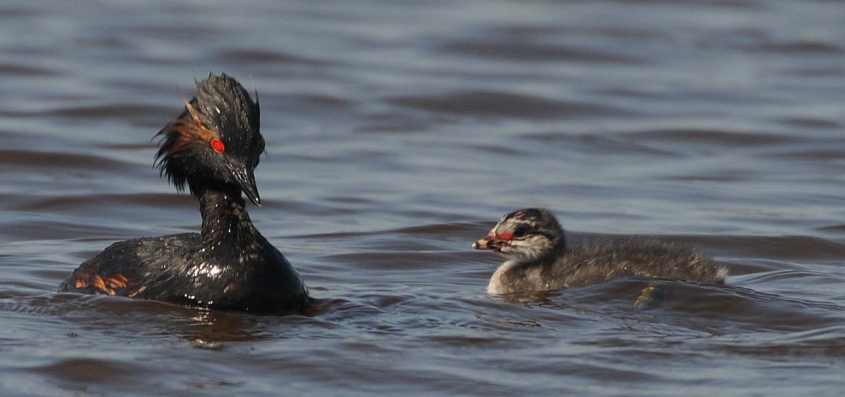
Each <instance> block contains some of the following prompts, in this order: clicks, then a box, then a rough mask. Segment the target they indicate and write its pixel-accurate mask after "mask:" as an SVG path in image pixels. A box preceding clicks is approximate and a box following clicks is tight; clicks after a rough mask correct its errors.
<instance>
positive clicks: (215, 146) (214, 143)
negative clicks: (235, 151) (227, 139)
mask: <svg viewBox="0 0 845 397" xmlns="http://www.w3.org/2000/svg"><path fill="white" fill-rule="evenodd" d="M211 150H214V151H215V152H217V153H220V154H223V152H224V151H225V150H226V145H224V144H223V141H221V140H219V139H212V140H211Z"/></svg>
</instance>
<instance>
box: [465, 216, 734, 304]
mask: <svg viewBox="0 0 845 397" xmlns="http://www.w3.org/2000/svg"><path fill="white" fill-rule="evenodd" d="M473 248H475V249H479V250H492V251H496V252H497V253H499V254H500V255H502V256H504V257H505V258H507V260H506V261H505V262H504V263H503V264H502V265H500V266H499V268H498V269H496V272H495V273H493V276H492V277H491V278H490V283H489V284H488V286H487V292H488V293H490V294H510V293H516V292H530V291H548V290H556V289H561V288H570V287H582V286H587V285H590V284H595V283H599V282H602V281H608V280H611V279H614V278H618V277H626V276H628V277H645V278H659V279H674V280H685V281H695V282H703V283H719V284H721V283H724V280H725V277H726V276H727V269H725V268H724V267H721V266H718V265H716V264H715V263H714V262H713V260H711V259H709V258H707V257H706V256H703V255H701V254H699V253H698V252H696V251H694V250H692V249H690V248H686V247H681V246H675V245H672V244H667V243H661V242H658V241H653V240H635V239H626V240H622V241H613V242H606V243H594V244H590V245H584V246H579V247H573V248H569V247H567V245H566V238H565V236H564V231H563V228H562V227H561V226H560V223H558V221H557V219H556V218H555V216H554V215H553V214H552V213H551V212H549V211H548V210H545V209H539V208H526V209H521V210H517V211H514V212H511V213H509V214H507V215H505V216H504V217H502V219H501V220H500V221H499V222H498V223H497V224H496V226H494V227H493V229H491V230H490V232H489V233H488V234H487V236H486V237H485V238H482V239H480V240H478V241H476V242H475V243H473Z"/></svg>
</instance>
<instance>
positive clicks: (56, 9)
mask: <svg viewBox="0 0 845 397" xmlns="http://www.w3.org/2000/svg"><path fill="white" fill-rule="evenodd" d="M843 20H845V5H843V4H842V3H841V2H838V1H820V0H807V1H787V0H783V1H776V0H772V1H763V0H758V1H722V0H718V1H716V0H714V1H668V0H665V1H663V0H638V1H633V0H616V1H610V0H603V1H573V2H557V1H420V2H402V3H397V2H384V3H380V2H371V1H355V2H352V1H336V2H334V3H332V2H309V1H301V2H271V1H267V2H255V3H252V4H249V5H244V4H239V5H229V4H228V2H205V1H202V2H201V1H195V2H192V1H186V2H171V3H169V5H166V6H162V8H160V9H156V8H155V7H154V6H152V5H150V4H149V3H147V2H142V1H121V2H102V3H100V2H87V3H79V4H76V3H75V4H73V5H71V4H70V3H67V2H60V1H43V2H15V1H12V2H3V3H2V4H0V90H2V93H3V94H2V95H0V139H2V142H3V145H2V147H0V167H2V169H3V171H2V172H0V394H1V395H4V396H5V395H131V394H135V395H148V394H150V393H155V394H162V395H186V394H207V395H248V394H253V395H301V394H307V395H364V394H374V393H384V394H389V395H399V394H400V393H401V394H402V395H480V396H481V395H483V396H489V395H513V394H523V393H525V394H530V395H543V394H545V395H560V394H572V395H597V396H611V395H643V396H658V395H665V396H674V395H708V396H711V395H719V396H731V395H735V396H740V395H766V396H794V395H810V394H813V395H839V394H840V393H841V390H842V389H843V387H845V381H842V374H843V371H845V364H843V363H845V313H843V307H845V267H843V264H845V191H843V186H845V176H843V175H845V172H843V171H845V139H843V138H845V136H843V129H845V44H843V43H845V28H843V24H842V21H843ZM209 72H226V73H229V74H231V75H233V76H235V77H237V78H238V79H240V80H241V81H242V82H243V83H244V85H246V86H247V87H248V88H250V89H255V90H257V91H258V92H259V95H260V98H261V104H262V116H263V119H262V127H263V134H264V136H265V138H266V140H267V143H268V154H267V155H266V156H265V158H264V159H263V160H262V162H261V166H260V168H259V169H258V172H257V179H258V182H259V187H260V190H261V194H262V197H263V198H265V199H266V201H267V204H266V205H265V206H264V207H262V208H252V209H251V210H250V211H251V214H252V218H253V219H254V220H255V221H256V223H257V225H258V227H259V229H260V230H261V231H262V232H263V234H264V235H265V236H266V237H267V238H268V239H269V240H270V241H272V242H273V243H274V244H275V245H276V246H278V247H279V248H280V249H281V250H282V251H283V252H285V254H286V255H287V256H288V258H289V259H290V260H291V262H292V263H294V264H295V266H296V267H297V268H298V269H299V271H300V272H301V274H302V275H303V277H304V278H305V280H306V282H307V283H308V285H309V287H310V288H311V292H312V294H313V295H314V296H316V297H319V298H326V299H330V300H331V302H332V303H331V304H330V305H329V307H328V308H327V309H326V310H324V311H323V312H321V313H319V314H318V315H316V316H312V317H305V316H287V317H274V316H252V315H244V314H239V313H231V312H207V311H202V310H197V309H191V308H183V307H177V306H172V305H166V304H160V303H155V302H145V301H132V300H127V299H119V298H111V297H101V296H80V295H75V294H57V293H56V292H54V291H55V290H56V287H57V285H58V284H59V282H60V281H61V280H62V278H63V277H64V276H65V275H66V274H68V272H70V271H71V270H72V269H73V268H75V267H76V266H77V265H78V264H79V263H80V262H82V261H83V260H85V259H87V258H89V257H91V256H92V255H94V254H95V253H97V252H99V251H100V250H102V249H103V248H104V247H106V246H107V245H108V244H110V243H111V242H113V241H116V240H122V239H127V238H132V237H140V236H155V235H160V234H166V233H175V232H185V231H195V230H196V229H197V228H198V226H199V223H200V218H199V214H198V211H197V209H196V204H195V202H194V201H193V200H192V199H191V198H190V197H188V196H186V195H177V194H176V193H175V192H174V189H173V188H172V187H170V186H168V185H167V183H166V181H164V180H161V179H160V178H159V177H158V174H157V172H156V170H154V169H153V168H152V166H151V164H152V156H153V153H154V149H155V146H154V142H152V141H151V137H152V135H153V134H154V133H155V132H156V131H157V130H158V129H159V128H160V127H161V126H163V125H164V123H166V122H167V120H168V119H169V118H171V117H173V116H175V115H176V114H178V113H179V111H180V109H181V106H182V105H181V102H180V101H181V100H182V99H183V98H188V97H190V95H191V92H192V88H193V81H194V79H201V78H203V77H205V76H206V75H207V74H208V73H209ZM525 206H545V207H549V208H551V209H553V210H554V211H555V212H556V213H557V214H558V215H559V216H560V217H561V220H562V222H563V223H564V225H565V227H567V229H568V230H570V231H571V233H572V236H573V239H575V240H578V239H584V238H590V237H596V236H599V237H601V236H608V235H624V236H631V235H649V236H651V235H653V236H658V238H660V239H663V240H666V241H672V242H678V243H686V244H690V245H693V246H695V247H697V248H699V249H701V250H702V251H704V252H705V253H707V254H710V255H713V256H715V257H716V258H717V260H719V261H720V262H721V263H723V264H725V265H726V266H727V267H729V268H730V270H731V277H729V279H728V285H727V286H707V285H693V284H685V283H680V282H662V283H661V287H662V288H663V289H664V290H665V292H666V293H665V296H666V297H665V299H663V300H662V301H661V302H660V303H659V304H658V305H656V306H654V307H651V308H648V309H645V310H637V309H635V308H634V307H633V305H632V302H633V300H634V299H635V298H636V297H637V296H638V294H639V291H640V290H641V289H642V288H643V287H644V286H645V285H646V284H645V283H644V282H643V281H640V280H620V281H616V282H612V283H607V284H602V285H595V286H593V287H589V288H581V289H571V290H564V291H560V292H558V293H554V294H550V295H546V296H541V297H538V296H534V297H520V298H513V299H503V298H500V297H490V296H488V295H487V294H486V293H485V286H486V283H487V279H488V278H489V276H490V274H491V273H492V271H493V269H494V268H495V266H496V264H497V263H498V262H499V259H498V258H496V257H494V256H492V255H490V254H486V253H482V252H477V251H472V250H471V249H470V242H471V241H473V240H474V239H476V238H478V237H480V236H481V235H482V234H484V233H485V232H486V230H487V228H489V227H490V226H491V225H492V223H493V222H494V221H495V220H496V219H497V218H498V217H499V216H501V215H502V214H503V213H505V212H506V211H509V210H512V209H514V208H517V207H525Z"/></svg>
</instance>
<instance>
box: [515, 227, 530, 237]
mask: <svg viewBox="0 0 845 397" xmlns="http://www.w3.org/2000/svg"><path fill="white" fill-rule="evenodd" d="M526 233H528V226H525V225H519V226H517V227H516V229H514V230H513V236H514V237H523V236H525V234H526Z"/></svg>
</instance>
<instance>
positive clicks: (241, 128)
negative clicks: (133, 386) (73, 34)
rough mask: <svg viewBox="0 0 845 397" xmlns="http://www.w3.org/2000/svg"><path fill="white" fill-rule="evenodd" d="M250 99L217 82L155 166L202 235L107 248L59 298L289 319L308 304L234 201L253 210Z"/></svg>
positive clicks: (175, 128)
mask: <svg viewBox="0 0 845 397" xmlns="http://www.w3.org/2000/svg"><path fill="white" fill-rule="evenodd" d="M259 117H260V110H259V105H258V101H257V99H256V100H255V101H253V99H252V98H251V97H250V95H249V93H248V92H247V91H246V90H245V89H244V88H243V87H242V86H241V85H240V83H238V82H237V81H236V80H235V79H233V78H231V77H229V76H227V75H225V74H222V75H220V76H216V75H209V77H208V78H207V79H205V80H203V81H201V82H199V83H197V89H196V96H195V97H194V98H192V99H191V100H190V101H188V102H186V103H185V110H184V111H183V112H182V114H181V115H180V116H179V117H177V118H176V119H175V120H173V121H172V122H170V123H169V124H167V125H166V126H165V127H164V128H163V129H162V130H161V131H159V133H158V134H157V136H161V137H162V139H161V141H160V146H159V150H158V153H157V154H156V166H157V167H158V168H159V170H160V171H161V174H162V175H166V176H167V178H168V179H169V180H170V182H172V183H173V184H174V185H175V186H176V188H177V190H180V191H182V190H184V188H185V187H186V186H187V187H188V188H189V189H190V191H191V193H192V194H193V195H194V196H195V197H196V198H197V199H198V200H199V205H200V212H201V213H202V231H201V233H186V234H176V235H169V236H162V237H152V238H141V239H135V240H127V241H121V242H117V243H114V244H112V245H111V246H110V247H108V248H106V249H105V250H104V251H103V252H101V253H100V254H99V255H97V256H95V257H94V258H92V259H89V260H88V261H86V262H84V263H82V264H81V265H80V266H79V268H77V269H76V270H75V271H74V272H73V273H72V274H71V275H70V277H68V278H67V279H66V280H65V281H64V282H63V283H62V285H61V286H60V291H72V292H82V293H96V294H107V295H119V296H127V297H131V298H143V299H152V300H159V301H166V302H172V303H178V304H186V305H191V306H202V307H208V308H213V309H231V310H243V311H248V312H257V313H293V312H300V311H302V310H303V309H304V308H305V307H306V306H307V305H308V303H309V302H310V299H309V297H308V294H307V292H306V289H305V284H303V282H302V281H301V280H300V278H299V275H298V274H297V272H296V270H294V268H293V267H292V266H291V265H290V263H288V261H287V260H286V259H285V257H284V256H283V255H282V253H281V252H279V250H277V249H276V248H275V247H273V246H272V245H271V244H270V243H269V242H267V240H266V239H265V238H264V237H263V236H262V235H261V233H259V232H258V230H257V229H256V228H255V226H254V225H253V224H252V221H251V220H250V218H249V215H248V214H247V211H246V208H245V202H244V199H243V198H242V197H241V193H243V194H245V195H246V197H247V198H248V199H249V200H250V201H251V202H252V203H253V204H255V205H259V204H260V202H261V200H260V198H259V195H258V188H257V187H256V184H255V176H254V174H253V172H254V170H255V168H256V167H257V166H258V161H259V157H260V155H261V154H262V153H263V151H264V138H263V137H262V136H261V132H260V131H259V122H260V120H259Z"/></svg>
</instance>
